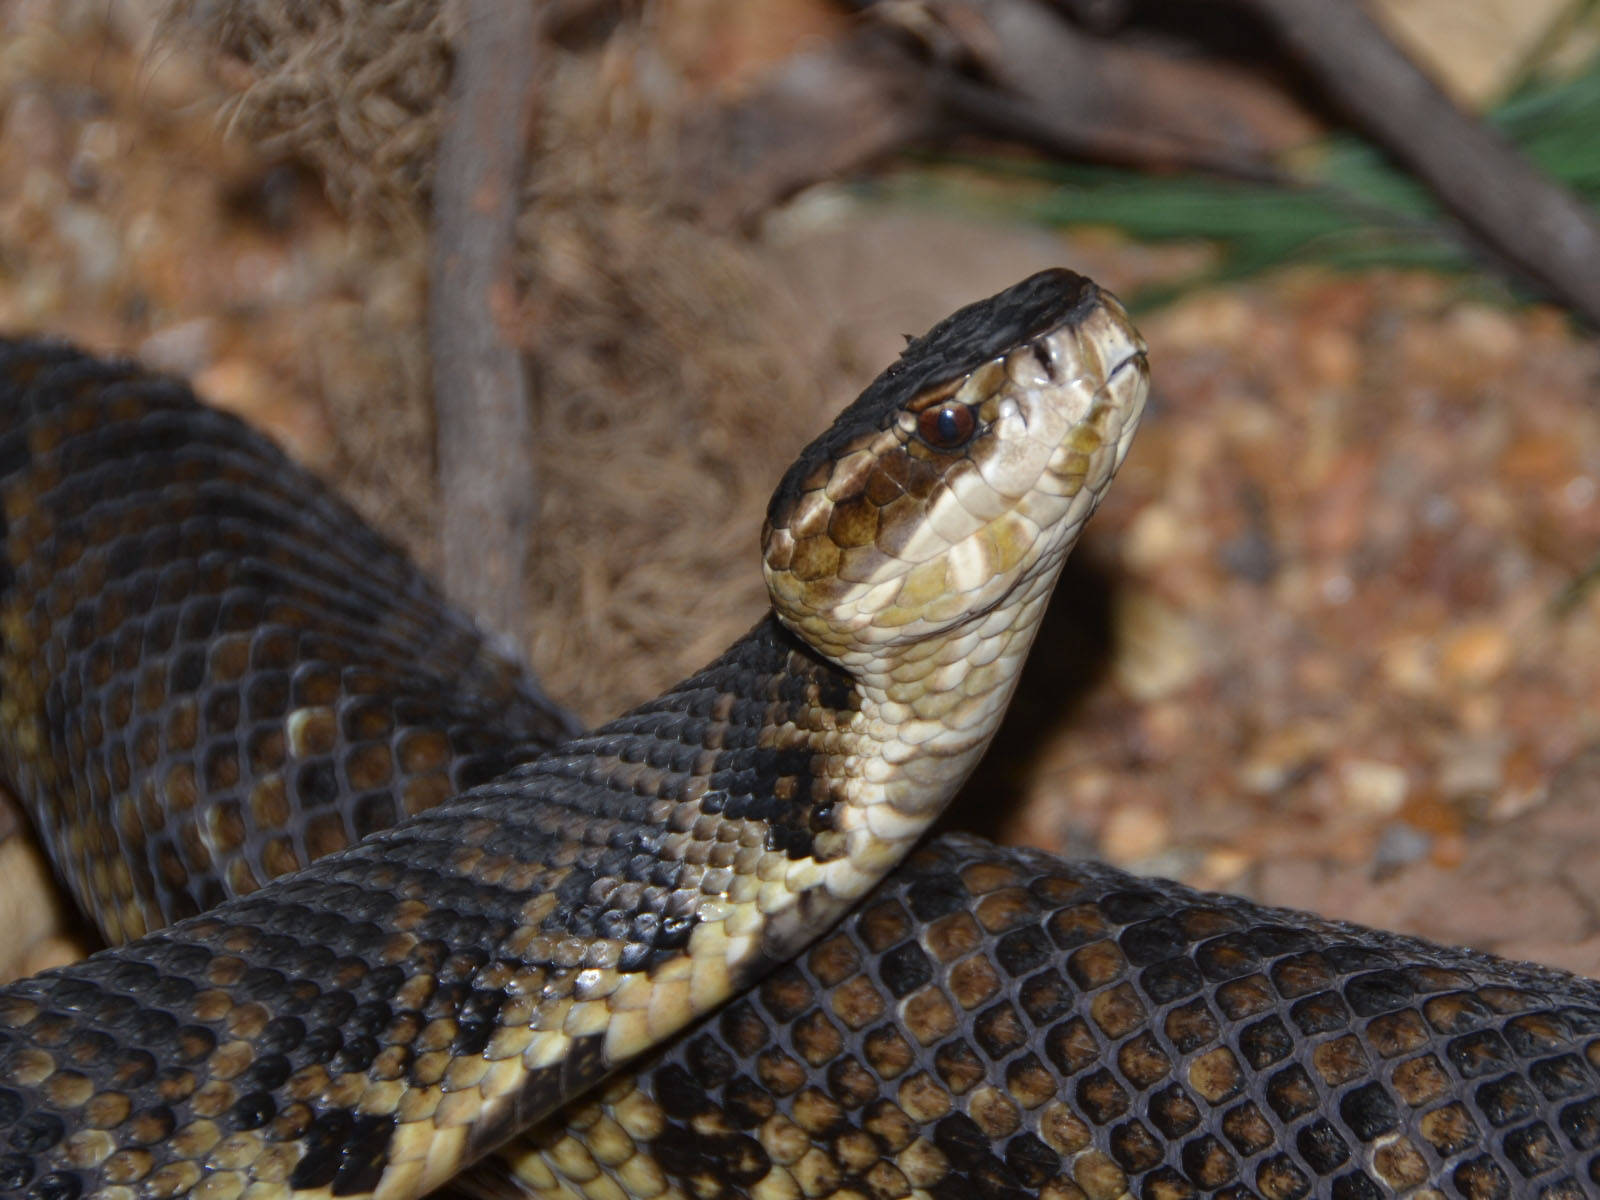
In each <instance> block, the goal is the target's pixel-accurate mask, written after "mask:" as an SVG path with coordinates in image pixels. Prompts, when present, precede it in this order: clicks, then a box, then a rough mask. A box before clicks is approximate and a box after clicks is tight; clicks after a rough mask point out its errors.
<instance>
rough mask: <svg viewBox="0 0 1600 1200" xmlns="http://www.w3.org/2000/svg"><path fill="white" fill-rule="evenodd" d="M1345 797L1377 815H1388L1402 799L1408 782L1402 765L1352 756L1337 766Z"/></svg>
mask: <svg viewBox="0 0 1600 1200" xmlns="http://www.w3.org/2000/svg"><path fill="white" fill-rule="evenodd" d="M1339 782H1340V783H1341V784H1342V785H1343V786H1344V795H1345V800H1346V801H1347V802H1348V803H1349V804H1350V805H1351V806H1352V807H1354V808H1358V809H1360V810H1362V811H1363V812H1369V813H1374V814H1376V815H1378V816H1392V815H1393V814H1394V813H1397V812H1399V811H1400V806H1401V805H1402V804H1404V803H1405V799H1406V790H1407V788H1408V787H1409V786H1410V785H1409V782H1408V780H1407V778H1406V770H1405V768H1404V767H1400V766H1396V765H1395V764H1394V763H1386V762H1379V761H1378V760H1377V759H1370V758H1353V759H1349V760H1347V761H1346V762H1344V763H1342V764H1341V765H1340V767H1339Z"/></svg>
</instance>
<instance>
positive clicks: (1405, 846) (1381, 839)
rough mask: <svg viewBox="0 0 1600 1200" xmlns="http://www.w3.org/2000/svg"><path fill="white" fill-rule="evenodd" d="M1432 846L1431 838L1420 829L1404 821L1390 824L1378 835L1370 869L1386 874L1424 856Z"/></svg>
mask: <svg viewBox="0 0 1600 1200" xmlns="http://www.w3.org/2000/svg"><path fill="white" fill-rule="evenodd" d="M1432 846H1433V839H1432V838H1431V837H1429V836H1428V835H1427V834H1425V833H1423V832H1422V831H1421V830H1420V829H1413V828H1412V827H1411V826H1410V825H1406V824H1404V823H1400V824H1396V825H1390V826H1388V827H1387V828H1386V829H1385V830H1384V831H1383V833H1381V834H1380V835H1379V836H1378V845H1377V848H1376V849H1375V850H1374V851H1373V852H1372V869H1373V870H1374V871H1376V872H1377V873H1378V874H1379V875H1387V874H1389V873H1390V872H1392V871H1397V870H1399V869H1400V868H1401V867H1403V866H1406V865H1407V864H1409V863H1414V862H1417V861H1419V860H1421V859H1423V858H1426V857H1427V854H1428V851H1429V850H1430V849H1431V848H1432Z"/></svg>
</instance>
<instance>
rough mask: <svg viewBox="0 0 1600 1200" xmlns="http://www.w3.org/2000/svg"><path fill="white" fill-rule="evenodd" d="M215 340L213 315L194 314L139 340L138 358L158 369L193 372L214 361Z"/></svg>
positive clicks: (172, 371)
mask: <svg viewBox="0 0 1600 1200" xmlns="http://www.w3.org/2000/svg"><path fill="white" fill-rule="evenodd" d="M216 340H217V326H216V322H215V321H213V320H212V319H211V318H210V317H195V318H194V319H193V320H190V321H179V322H178V323H177V324H176V325H168V326H167V327H166V328H165V329H159V330H157V331H156V332H155V333H152V334H151V335H150V336H149V337H147V338H145V340H144V341H142V342H140V343H139V358H140V359H141V360H142V361H143V362H144V363H145V364H146V365H147V366H151V367H154V368H155V369H156V370H158V371H168V372H170V373H171V374H174V375H185V376H194V375H198V374H200V372H202V371H204V370H205V369H206V368H207V367H208V366H210V365H211V356H212V354H213V353H214V352H215V349H216Z"/></svg>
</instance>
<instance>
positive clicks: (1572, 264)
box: [1212, 0, 1600, 326]
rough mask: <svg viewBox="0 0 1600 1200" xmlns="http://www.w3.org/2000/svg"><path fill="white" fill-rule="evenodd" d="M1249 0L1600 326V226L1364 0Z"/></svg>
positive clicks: (1442, 190)
mask: <svg viewBox="0 0 1600 1200" xmlns="http://www.w3.org/2000/svg"><path fill="white" fill-rule="evenodd" d="M1212 2H1214V0H1212ZM1244 2H1245V3H1247V4H1249V5H1250V7H1252V8H1253V9H1255V10H1256V11H1257V12H1259V13H1260V14H1261V15H1262V16H1263V17H1264V18H1265V19H1266V20H1267V21H1268V22H1270V24H1271V25H1272V27H1273V28H1274V29H1275V30H1276V31H1277V33H1278V35H1279V36H1281V37H1282V38H1283V40H1284V42H1285V43H1286V44H1287V45H1288V46H1289V47H1290V48H1291V49H1292V51H1293V52H1294V53H1295V54H1296V55H1297V56H1298V57H1299V59H1300V60H1301V62H1302V63H1303V64H1304V65H1305V66H1306V68H1307V69H1308V70H1309V71H1311V72H1312V73H1313V74H1314V75H1315V77H1316V79H1317V81H1318V83H1320V84H1321V86H1322V87H1323V89H1324V90H1325V91H1326V92H1327V94H1328V95H1329V97H1330V98H1332V99H1333V100H1334V101H1335V102H1336V103H1337V104H1339V105H1340V106H1342V107H1343V108H1344V109H1346V110H1347V111H1348V112H1349V113H1350V114H1351V115H1352V117H1353V118H1354V120H1355V122H1356V123H1357V125H1358V126H1359V127H1360V128H1361V129H1362V131H1363V132H1365V133H1367V134H1368V135H1370V136H1371V137H1372V138H1373V139H1374V140H1375V141H1377V142H1379V143H1380V144H1382V145H1383V146H1384V147H1385V148H1387V149H1388V151H1389V152H1390V153H1391V154H1393V155H1394V156H1395V158H1396V159H1398V160H1399V161H1400V162H1401V163H1403V164H1404V165H1405V166H1406V167H1407V168H1408V169H1410V170H1411V171H1412V172H1413V173H1415V175H1416V176H1417V178H1418V179H1420V180H1421V181H1422V182H1423V183H1424V184H1426V185H1427V187H1428V188H1429V189H1430V190H1431V191H1432V192H1433V194H1434V196H1435V197H1436V198H1437V199H1438V201H1439V203H1440V204H1442V205H1443V206H1444V207H1445V208H1446V209H1448V210H1449V211H1450V212H1452V213H1454V214H1455V216H1456V217H1457V218H1458V219H1459V220H1460V221H1461V223H1462V224H1463V225H1464V226H1466V227H1467V229H1469V230H1470V231H1471V232H1472V233H1473V234H1474V235H1476V236H1477V237H1478V238H1481V239H1482V240H1483V242H1484V243H1485V244H1486V245H1487V246H1488V248H1489V249H1490V251H1491V252H1492V253H1494V254H1496V255H1497V256H1499V257H1500V258H1502V259H1503V260H1505V261H1506V262H1508V263H1509V264H1510V265H1511V266H1512V267H1513V269H1515V270H1516V271H1517V272H1518V273H1519V274H1522V275H1524V276H1526V277H1527V278H1528V279H1530V280H1531V281H1532V282H1534V283H1535V284H1536V285H1538V286H1540V287H1541V288H1543V289H1545V290H1547V291H1548V292H1549V293H1550V294H1551V295H1552V296H1554V297H1555V298H1556V299H1557V300H1559V301H1560V302H1562V303H1563V304H1565V305H1567V306H1568V307H1570V308H1571V309H1573V310H1574V311H1575V312H1577V313H1579V314H1581V316H1582V317H1583V319H1584V320H1585V321H1587V322H1588V323H1589V324H1590V325H1596V326H1600V224H1597V223H1596V221H1595V218H1594V215H1593V213H1592V212H1591V211H1590V210H1589V209H1588V208H1587V207H1586V206H1585V205H1584V204H1583V203H1582V202H1581V201H1580V200H1578V198H1577V197H1575V196H1574V195H1573V194H1572V193H1571V192H1569V191H1567V190H1566V189H1565V188H1563V187H1561V186H1560V185H1559V184H1557V183H1555V182H1554V181H1552V180H1551V179H1549V178H1548V177H1546V176H1545V175H1543V174H1542V173H1541V172H1540V171H1539V170H1538V169H1537V168H1536V167H1534V166H1533V164H1532V163H1530V162H1529V161H1528V160H1527V159H1526V158H1524V157H1523V156H1522V155H1521V154H1520V153H1519V152H1518V151H1517V150H1516V149H1515V148H1513V147H1512V146H1511V145H1509V144H1508V143H1507V142H1505V141H1504V140H1502V139H1501V138H1500V137H1499V136H1498V135H1497V134H1495V133H1494V132H1493V131H1492V130H1490V129H1489V128H1488V127H1487V126H1485V125H1484V124H1483V123H1482V122H1480V121H1478V120H1476V119H1474V118H1473V117H1471V116H1469V115H1468V114H1466V113H1464V112H1462V111H1461V110H1460V109H1459V108H1457V107H1456V106H1455V104H1453V103H1452V102H1451V101H1450V99H1449V97H1448V96H1446V95H1445V93H1444V92H1443V91H1442V90H1441V89H1440V88H1439V87H1438V86H1437V85H1436V84H1435V83H1434V82H1433V81H1432V80H1431V79H1429V78H1428V77H1427V76H1426V75H1424V74H1423V73H1422V71H1421V70H1419V69H1418V68H1417V66H1416V65H1415V64H1414V63H1413V62H1412V61H1411V60H1410V59H1409V58H1408V57H1406V55H1405V54H1404V53H1403V52H1402V51H1401V50H1400V48H1399V47H1398V46H1396V45H1395V43H1394V42H1393V41H1391V40H1390V39H1389V37H1388V35H1387V34H1385V33H1384V31H1383V30H1382V29H1381V28H1380V27H1379V26H1378V25H1377V24H1376V23H1375V22H1374V21H1373V20H1372V18H1371V17H1369V16H1368V15H1367V13H1366V12H1365V11H1364V10H1363V8H1362V6H1361V5H1360V4H1359V3H1356V2H1355V0H1244Z"/></svg>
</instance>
